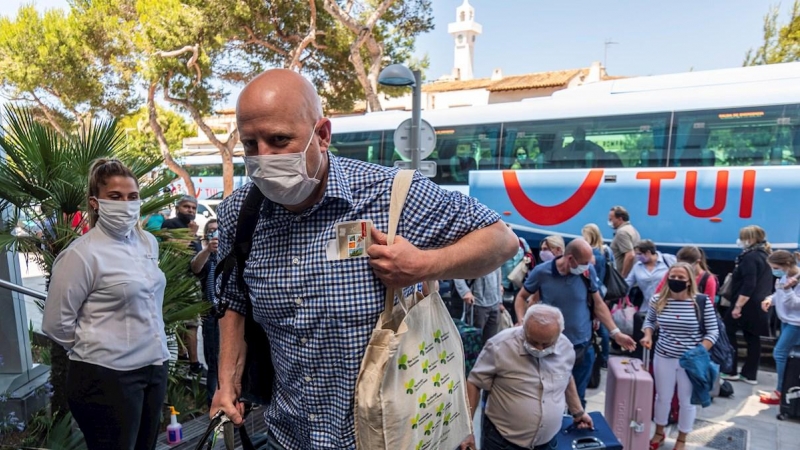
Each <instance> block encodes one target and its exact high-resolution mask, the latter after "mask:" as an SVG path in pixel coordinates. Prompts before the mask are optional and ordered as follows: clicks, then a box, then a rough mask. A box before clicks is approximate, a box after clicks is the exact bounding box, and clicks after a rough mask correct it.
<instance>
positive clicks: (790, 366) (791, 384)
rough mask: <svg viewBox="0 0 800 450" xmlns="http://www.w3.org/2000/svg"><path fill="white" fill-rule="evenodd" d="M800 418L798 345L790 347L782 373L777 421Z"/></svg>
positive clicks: (799, 348) (799, 356)
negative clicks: (784, 369)
mask: <svg viewBox="0 0 800 450" xmlns="http://www.w3.org/2000/svg"><path fill="white" fill-rule="evenodd" d="M798 418H800V345H798V346H795V347H792V349H791V350H790V351H789V359H788V360H787V361H786V371H785V372H784V373H783V389H782V390H781V407H780V413H779V414H778V420H786V419H798Z"/></svg>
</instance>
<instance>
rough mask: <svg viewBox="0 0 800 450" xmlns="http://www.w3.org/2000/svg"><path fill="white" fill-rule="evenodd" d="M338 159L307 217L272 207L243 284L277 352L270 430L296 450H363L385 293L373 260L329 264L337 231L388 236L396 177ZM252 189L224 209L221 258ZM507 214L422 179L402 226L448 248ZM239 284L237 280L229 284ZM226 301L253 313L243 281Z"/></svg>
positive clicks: (421, 244)
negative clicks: (359, 432) (361, 418)
mask: <svg viewBox="0 0 800 450" xmlns="http://www.w3.org/2000/svg"><path fill="white" fill-rule="evenodd" d="M329 155H330V170H329V173H328V181H327V186H326V191H325V195H324V197H323V199H322V200H321V201H320V202H319V203H317V204H316V205H314V206H313V207H311V208H309V209H308V210H306V211H304V212H303V213H300V214H295V213H292V212H290V211H288V210H286V209H285V208H283V207H282V206H280V205H276V204H274V203H272V202H271V201H269V200H265V201H264V205H263V207H262V212H261V217H260V218H259V222H258V224H257V226H256V231H255V233H254V236H253V247H252V251H251V253H250V258H249V259H248V261H247V264H246V267H245V270H244V279H245V282H246V283H247V285H248V287H249V290H250V294H251V297H252V298H253V314H254V317H255V319H256V320H257V321H258V322H260V323H261V324H262V326H264V329H265V330H266V332H267V336H268V337H269V339H270V341H271V344H272V360H273V363H274V364H275V369H276V372H277V373H276V382H275V391H274V397H273V401H272V403H271V404H270V406H269V408H268V409H267V411H266V412H265V417H266V420H267V422H268V424H269V426H270V430H271V431H272V433H274V434H275V436H276V437H277V439H278V441H279V442H280V443H281V445H283V446H284V447H286V448H291V449H321V448H335V449H344V448H355V438H354V428H353V427H354V422H353V396H354V392H355V384H356V378H357V377H358V371H359V368H360V365H361V359H362V357H363V355H364V351H365V349H366V346H367V343H368V342H369V339H370V336H371V334H372V330H373V329H374V328H375V324H376V323H377V320H378V316H379V314H380V313H381V311H382V310H383V305H384V296H385V292H386V288H385V287H384V285H383V284H382V283H381V281H380V280H379V279H378V278H377V277H376V276H375V275H374V273H373V271H372V269H371V267H370V266H369V259H368V258H355V259H348V260H343V261H329V260H328V259H327V257H326V251H325V250H326V244H327V242H328V241H329V240H332V239H334V238H335V232H334V224H335V223H338V222H344V221H351V220H363V219H371V220H372V222H373V226H375V227H377V228H378V229H379V230H381V231H383V232H386V231H387V229H388V221H389V203H390V197H391V188H392V181H393V179H394V174H395V173H396V172H397V170H396V169H393V168H388V167H382V166H377V165H374V164H369V163H365V162H361V161H357V160H352V159H347V158H338V157H335V156H333V155H331V154H330V153H329ZM252 186H253V184H252V183H248V184H247V185H245V186H243V187H242V188H240V189H238V190H237V191H236V192H234V193H233V195H231V196H230V197H229V198H228V199H226V200H225V201H224V202H222V203H221V204H220V206H219V210H218V211H219V231H220V245H219V252H218V255H219V259H220V260H222V258H224V257H225V255H227V254H228V253H229V252H230V251H231V246H232V244H233V233H234V232H235V230H236V220H237V217H238V213H239V210H240V209H241V206H242V203H243V202H244V199H245V197H246V195H247V192H248V191H249V190H250V189H251V188H252ZM498 220H500V218H499V216H498V215H497V214H496V213H494V212H493V211H491V210H490V209H488V208H487V207H485V206H483V205H482V204H480V203H478V202H477V201H476V200H475V199H474V198H471V197H467V196H465V195H462V194H460V193H457V192H452V191H447V190H444V189H441V188H440V187H438V186H437V185H436V184H434V183H433V182H431V181H430V180H429V179H427V178H425V177H424V176H422V175H420V174H419V173H417V174H415V175H414V179H413V182H412V185H411V190H410V192H409V195H408V199H407V200H406V204H405V207H404V208H403V213H402V216H401V219H400V224H399V226H398V231H397V232H398V235H400V236H403V237H404V238H405V239H407V240H408V241H410V242H411V243H412V244H414V245H415V246H417V247H418V248H423V249H432V248H439V247H444V246H447V245H449V244H451V243H453V242H455V241H456V240H458V239H459V238H461V237H462V236H464V235H466V234H467V233H469V232H471V231H473V230H476V229H479V228H483V227H486V226H489V225H491V224H493V223H495V222H497V221H498ZM231 279H233V277H232V278H231ZM225 297H226V298H227V300H228V301H229V302H230V309H232V310H234V311H236V312H239V313H240V314H244V313H245V303H244V300H243V296H242V294H241V293H240V292H239V291H238V288H237V286H236V283H235V282H231V283H228V286H227V287H226V291H225Z"/></svg>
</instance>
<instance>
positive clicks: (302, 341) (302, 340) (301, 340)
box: [300, 338, 308, 344]
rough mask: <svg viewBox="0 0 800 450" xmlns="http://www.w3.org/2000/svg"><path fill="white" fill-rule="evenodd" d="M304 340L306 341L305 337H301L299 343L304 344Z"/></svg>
mask: <svg viewBox="0 0 800 450" xmlns="http://www.w3.org/2000/svg"><path fill="white" fill-rule="evenodd" d="M306 342H308V339H306V338H302V339H300V343H301V344H305V343H306Z"/></svg>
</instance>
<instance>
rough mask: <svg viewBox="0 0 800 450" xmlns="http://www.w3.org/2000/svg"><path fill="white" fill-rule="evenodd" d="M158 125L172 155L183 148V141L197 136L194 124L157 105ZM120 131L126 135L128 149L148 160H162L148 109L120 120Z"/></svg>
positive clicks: (145, 108)
mask: <svg viewBox="0 0 800 450" xmlns="http://www.w3.org/2000/svg"><path fill="white" fill-rule="evenodd" d="M156 109H157V117H158V119H157V120H158V123H159V125H161V128H162V130H163V131H164V137H165V138H166V141H167V145H168V147H169V151H170V153H174V152H176V151H178V150H180V149H181V148H182V147H183V140H184V139H186V138H189V137H192V136H194V135H195V134H196V128H195V126H194V125H193V124H191V123H189V122H187V121H186V119H184V117H183V116H181V115H180V114H178V113H176V112H175V111H173V110H171V109H168V108H162V107H160V106H158V105H156ZM119 129H120V130H122V132H123V133H124V134H125V139H126V142H127V145H128V148H129V149H131V150H133V151H137V152H140V153H141V154H142V155H143V156H144V157H145V158H146V159H148V160H149V159H153V158H161V150H160V149H159V148H158V141H157V140H156V137H155V133H153V129H152V127H151V126H150V117H149V112H148V109H147V107H142V108H140V109H139V110H138V111H136V112H135V113H133V114H128V115H127V116H124V117H122V118H121V119H120V120H119Z"/></svg>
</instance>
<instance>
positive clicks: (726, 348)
mask: <svg viewBox="0 0 800 450" xmlns="http://www.w3.org/2000/svg"><path fill="white" fill-rule="evenodd" d="M708 301H709V299H708V296H707V295H704V294H697V296H695V298H694V304H695V305H696V306H697V308H698V309H696V310H695V314H696V315H697V322H699V323H700V334H701V335H703V336H705V334H706V324H705V320H704V319H703V313H704V312H705V310H706V302H708ZM714 317H716V318H717V328H718V329H719V337H717V342H715V343H714V346H713V347H711V350H709V351H708V353H709V355H710V356H711V360H712V361H714V362H715V363H717V364H719V370H720V372H721V373H733V372H734V367H733V351H734V350H733V346H732V345H731V342H730V341H729V340H728V333H727V332H726V330H725V324H724V323H723V322H722V318H720V316H719V314H717V313H714Z"/></svg>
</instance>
